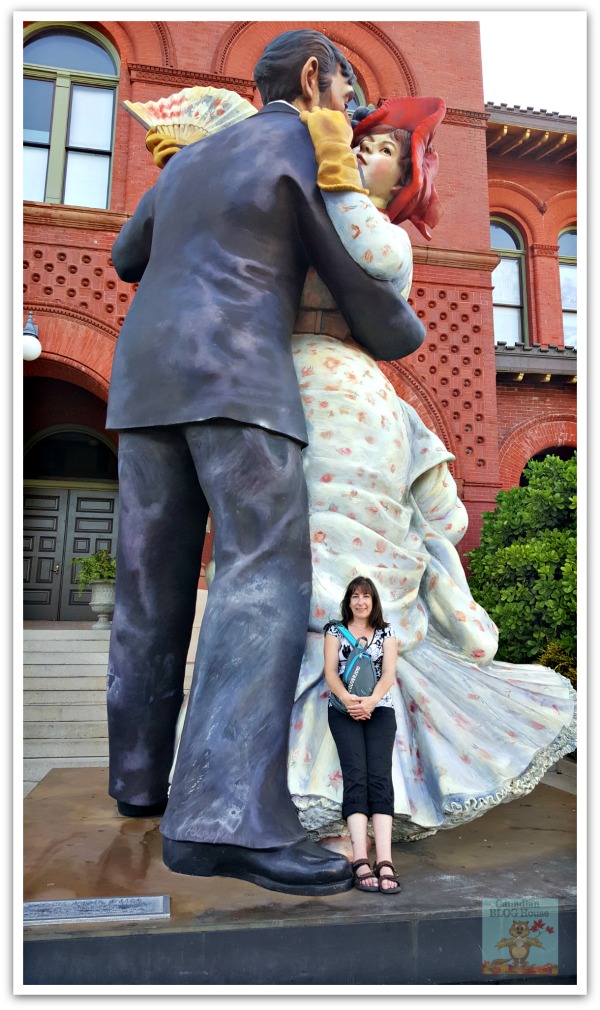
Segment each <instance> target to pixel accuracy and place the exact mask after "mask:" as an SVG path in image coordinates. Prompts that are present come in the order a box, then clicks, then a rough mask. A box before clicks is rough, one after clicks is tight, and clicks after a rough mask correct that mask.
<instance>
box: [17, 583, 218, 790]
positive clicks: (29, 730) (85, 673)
mask: <svg viewBox="0 0 600 1010" xmlns="http://www.w3.org/2000/svg"><path fill="white" fill-rule="evenodd" d="M198 597H199V598H198V607H197V610H196V619H195V622H194V630H193V633H192V640H191V642H190V649H189V652H188V658H187V666H186V675H185V681H184V686H185V689H186V691H187V690H188V689H189V685H190V683H191V678H192V671H193V662H194V655H195V652H196V646H197V644H198V634H199V631H200V622H201V620H202V613H203V611H204V603H205V599H206V593H205V592H203V591H202V590H199V593H198ZM109 638H110V631H98V630H95V629H94V628H92V625H91V623H89V624H88V623H85V622H66V623H62V624H61V623H55V624H53V623H50V622H41V621H40V622H36V621H26V622H25V624H24V630H23V795H24V796H26V795H27V794H28V793H30V792H31V790H32V789H33V788H34V786H36V785H37V784H38V782H40V781H41V780H42V779H43V778H44V776H45V775H46V774H47V772H49V771H50V769H51V768H75V767H76V768H106V767H107V766H108V732H107V724H106V670H107V665H108V642H109Z"/></svg>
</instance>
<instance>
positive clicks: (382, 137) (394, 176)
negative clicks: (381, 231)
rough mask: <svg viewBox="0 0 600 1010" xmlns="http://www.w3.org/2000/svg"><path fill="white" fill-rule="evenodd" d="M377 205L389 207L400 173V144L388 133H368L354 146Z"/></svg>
mask: <svg viewBox="0 0 600 1010" xmlns="http://www.w3.org/2000/svg"><path fill="white" fill-rule="evenodd" d="M353 150H354V153H355V154H356V157H357V160H358V163H359V164H360V165H361V167H362V172H363V178H364V180H365V186H366V188H367V189H368V190H369V196H370V197H371V200H372V201H373V203H374V204H375V206H376V207H387V205H388V203H389V202H390V200H391V198H392V186H395V185H396V184H397V182H398V177H399V175H400V165H399V160H398V159H399V157H400V146H399V144H398V142H397V141H396V140H394V138H393V137H392V136H391V135H390V134H388V133H377V134H375V135H372V134H366V135H365V136H364V137H361V139H360V141H359V144H358V146H357V147H355V148H353Z"/></svg>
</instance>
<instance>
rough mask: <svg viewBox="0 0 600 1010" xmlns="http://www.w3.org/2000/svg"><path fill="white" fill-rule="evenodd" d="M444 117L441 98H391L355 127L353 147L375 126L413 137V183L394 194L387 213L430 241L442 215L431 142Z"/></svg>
mask: <svg viewBox="0 0 600 1010" xmlns="http://www.w3.org/2000/svg"><path fill="white" fill-rule="evenodd" d="M445 115H446V103H445V102H444V101H443V100H442V99H441V98H388V99H386V101H385V102H382V104H381V105H380V106H379V108H377V109H375V111H374V112H370V113H369V114H368V115H367V116H365V117H364V119H361V120H360V121H359V122H358V123H357V124H356V126H355V127H354V140H353V144H356V143H358V141H359V140H360V138H361V137H364V136H365V135H367V134H368V133H369V131H370V130H372V129H373V127H375V126H390V127H392V128H393V129H400V130H408V131H409V133H411V134H412V137H411V153H412V174H411V180H410V182H409V183H407V185H406V186H403V187H402V188H401V189H399V190H397V191H396V192H395V193H394V196H393V197H392V199H391V201H390V203H389V204H388V207H387V210H386V212H387V214H388V215H389V218H390V220H391V221H393V222H394V224H400V222H401V221H410V222H411V223H412V224H414V226H415V228H417V229H418V230H419V231H420V232H421V234H422V235H423V236H424V238H426V239H427V240H428V241H430V240H431V233H430V232H429V228H435V226H436V224H437V223H438V221H439V220H440V218H441V216H442V207H441V204H440V201H439V199H438V195H437V193H436V190H435V186H434V180H435V177H436V176H437V173H438V166H439V155H438V153H437V151H436V150H435V149H434V147H433V145H432V140H433V135H434V133H435V131H436V129H437V127H438V125H439V124H440V123H441V121H442V119H443V118H444V116H445Z"/></svg>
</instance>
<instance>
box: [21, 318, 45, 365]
mask: <svg viewBox="0 0 600 1010" xmlns="http://www.w3.org/2000/svg"><path fill="white" fill-rule="evenodd" d="M41 353H42V345H41V344H40V342H39V340H38V327H37V326H36V324H35V323H34V321H33V315H32V313H31V311H30V312H29V315H28V316H27V322H26V323H25V326H24V327H23V360H24V361H35V360H36V358H39V356H40V354H41Z"/></svg>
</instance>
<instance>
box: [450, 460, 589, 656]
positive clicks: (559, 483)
mask: <svg viewBox="0 0 600 1010" xmlns="http://www.w3.org/2000/svg"><path fill="white" fill-rule="evenodd" d="M525 475H526V477H527V478H528V483H527V485H526V486H525V487H515V488H511V489H510V491H500V492H499V494H498V495H497V497H496V504H497V507H496V509H495V511H494V512H485V513H484V516H483V520H484V521H483V527H482V531H481V540H480V543H479V547H477V548H475V550H473V551H470V552H469V554H468V558H469V564H470V568H471V575H470V577H469V584H470V587H471V591H472V593H473V596H474V597H475V599H476V600H477V602H478V603H480V604H481V605H482V607H484V608H485V609H486V610H487V612H488V613H489V615H490V616H491V617H492V619H493V620H494V621H495V622H496V624H497V625H498V628H499V631H500V644H499V648H498V659H504V660H506V661H508V662H511V663H523V662H540V656H541V655H542V653H543V652H544V650H545V649H546V647H547V645H548V643H549V642H553V643H555V644H556V645H557V646H558V647H559V648H560V649H561V650H564V651H565V652H566V653H568V654H569V655H570V656H571V657H574V656H575V655H576V648H577V643H576V607H577V596H576V593H577V542H576V534H577V528H576V509H577V460H576V456H574V457H573V458H572V459H569V460H561V459H559V458H558V457H557V456H546V458H545V459H544V460H542V461H541V462H536V461H533V460H532V461H530V462H529V463H528V464H527V466H526V468H525ZM544 665H548V666H551V665H552V664H550V663H546V664H544ZM553 668H554V669H556V667H553Z"/></svg>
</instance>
